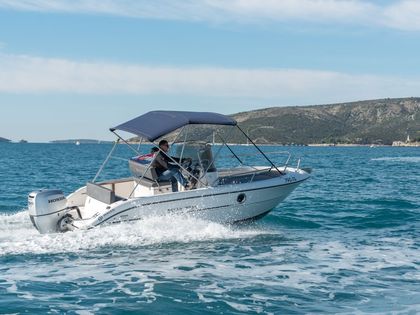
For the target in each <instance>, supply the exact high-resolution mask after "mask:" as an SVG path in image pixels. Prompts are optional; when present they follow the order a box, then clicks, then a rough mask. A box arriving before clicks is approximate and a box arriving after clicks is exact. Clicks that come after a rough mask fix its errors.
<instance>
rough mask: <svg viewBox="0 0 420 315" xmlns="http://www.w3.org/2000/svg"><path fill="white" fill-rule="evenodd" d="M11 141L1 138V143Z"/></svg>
mask: <svg viewBox="0 0 420 315" xmlns="http://www.w3.org/2000/svg"><path fill="white" fill-rule="evenodd" d="M10 141H11V140H9V139H6V138H3V137H0V142H10Z"/></svg>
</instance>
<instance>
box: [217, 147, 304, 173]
mask: <svg viewBox="0 0 420 315" xmlns="http://www.w3.org/2000/svg"><path fill="white" fill-rule="evenodd" d="M264 153H265V154H267V155H286V156H287V158H286V162H285V163H284V164H283V165H278V166H284V169H283V171H286V169H287V167H288V165H289V163H290V160H291V158H292V154H291V153H290V152H289V151H269V152H264ZM259 155H260V153H247V154H241V155H240V157H251V156H259ZM223 157H225V158H234V156H233V155H225V156H223ZM299 160H300V159H299ZM241 164H242V165H246V164H245V163H241ZM247 166H250V167H252V165H247ZM271 168H273V166H271Z"/></svg>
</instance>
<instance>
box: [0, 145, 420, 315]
mask: <svg viewBox="0 0 420 315" xmlns="http://www.w3.org/2000/svg"><path fill="white" fill-rule="evenodd" d="M109 149H110V145H99V144H98V145H84V144H82V145H80V146H76V145H72V144H31V143H28V144H13V143H7V144H0V313H1V314H8V313H10V314H18V313H27V314H62V313H67V314H244V313H247V314H307V313H311V314H317V313H320V314H326V313H328V314H336V313H342V314H419V313H420V148H391V147H376V148H369V147H350V148H346V147H326V148H318V147H263V149H264V150H265V151H276V150H289V151H290V152H291V153H292V154H293V155H294V156H299V157H301V158H302V162H301V166H302V167H312V168H313V173H312V177H311V178H310V179H309V180H308V181H306V182H305V183H303V184H302V185H301V186H299V187H298V189H297V190H295V191H294V192H293V193H292V194H291V195H290V196H289V197H288V198H287V199H286V200H285V202H283V203H282V204H280V205H279V206H278V207H277V208H275V209H274V210H273V211H272V212H271V213H270V214H269V215H268V216H266V217H265V218H263V219H262V220H260V221H258V222H255V223H251V224H248V225H240V226H226V225H220V224H216V223H211V222H206V221H201V220H197V219H194V218H192V217H190V218H179V217H163V218H162V217H160V218H151V219H147V220H144V221H139V222H135V223H127V224H125V223H123V224H118V225H112V226H107V227H102V228H97V229H92V230H89V231H76V232H68V233H64V234H51V235H40V234H39V233H38V232H37V231H36V230H35V228H34V227H33V226H32V224H31V222H30V220H29V217H28V214H27V195H28V193H29V192H31V191H32V190H35V189H39V188H61V189H62V190H63V191H64V192H65V193H66V194H68V193H70V192H72V191H73V190H75V189H76V188H78V187H79V186H83V185H84V184H85V183H86V182H87V181H89V180H92V178H93V177H94V175H95V174H96V172H97V170H98V169H99V166H100V165H101V163H102V162H103V160H104V159H105V157H106V155H107V153H108V151H109ZM246 149H247V148H238V150H240V151H241V150H242V151H244V150H246ZM249 158H250V159H253V158H252V157H249ZM223 159H224V160H223ZM273 159H274V160H275V161H276V162H278V163H280V162H281V161H282V160H283V158H282V157H280V156H274V157H273ZM120 162H121V161H119V160H112V163H110V167H109V169H108V172H111V173H113V174H114V175H116V176H125V175H127V174H128V170H127V165H126V164H125V163H122V164H121V163H120ZM254 162H256V161H254ZM295 162H296V161H295V160H294V161H293V163H295ZM220 163H221V164H226V165H228V164H229V163H231V161H230V160H229V158H228V157H222V161H221V162H220Z"/></svg>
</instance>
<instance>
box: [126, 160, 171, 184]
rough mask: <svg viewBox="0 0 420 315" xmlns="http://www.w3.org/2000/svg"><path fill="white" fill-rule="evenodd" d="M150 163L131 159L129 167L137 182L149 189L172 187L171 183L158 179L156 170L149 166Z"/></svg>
mask: <svg viewBox="0 0 420 315" xmlns="http://www.w3.org/2000/svg"><path fill="white" fill-rule="evenodd" d="M149 164H150V161H145V160H134V159H130V160H129V161H128V165H129V167H130V171H131V174H132V175H133V176H134V178H135V180H136V182H138V183H141V184H142V185H145V186H147V187H159V186H166V185H171V182H170V181H161V180H159V178H158V175H157V173H156V169H155V168H154V167H152V166H149Z"/></svg>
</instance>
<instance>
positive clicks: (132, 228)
mask: <svg viewBox="0 0 420 315" xmlns="http://www.w3.org/2000/svg"><path fill="white" fill-rule="evenodd" d="M262 233H264V234H266V233H267V232H263V231H261V230H255V229H254V230H253V229H246V230H244V229H235V228H232V227H229V226H225V225H222V224H218V223H214V222H208V221H204V220H200V219H196V218H192V217H182V218H181V217H175V216H165V217H151V218H147V219H145V220H141V221H136V222H132V223H121V224H115V225H110V226H105V227H98V228H95V229H92V230H84V231H74V232H67V233H56V234H43V235H42V234H39V232H38V231H37V230H36V229H35V227H34V226H33V225H32V223H31V222H30V219H29V216H28V213H27V211H22V212H18V213H16V214H12V215H6V214H0V256H1V255H9V254H25V253H34V254H44V253H62V252H80V251H85V250H91V249H95V248H101V247H105V246H111V247H112V246H124V247H138V246H144V245H152V244H164V243H173V242H177V243H187V242H194V241H208V240H217V239H230V238H246V237H253V236H255V235H258V234H262Z"/></svg>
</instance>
